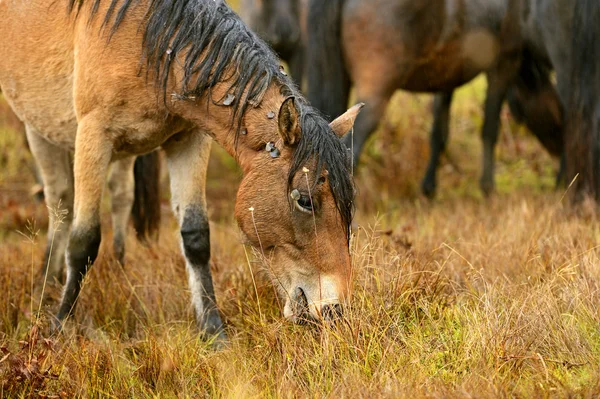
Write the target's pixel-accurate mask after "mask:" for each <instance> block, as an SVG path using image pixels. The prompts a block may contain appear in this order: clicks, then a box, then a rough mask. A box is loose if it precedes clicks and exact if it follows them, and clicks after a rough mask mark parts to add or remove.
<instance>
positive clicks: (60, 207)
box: [26, 125, 73, 283]
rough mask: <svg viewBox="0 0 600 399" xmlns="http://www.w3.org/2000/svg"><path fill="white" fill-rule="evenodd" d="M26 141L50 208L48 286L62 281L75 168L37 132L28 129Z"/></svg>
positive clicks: (71, 211)
mask: <svg viewBox="0 0 600 399" xmlns="http://www.w3.org/2000/svg"><path fill="white" fill-rule="evenodd" d="M26 132H27V140H28V142H29V147H30V149H31V153H32V154H33V156H34V158H35V160H36V162H37V165H38V169H39V172H40V174H41V177H42V182H43V186H44V196H45V200H46V205H47V207H48V215H49V224H48V244H47V247H46V255H45V257H44V269H43V273H44V274H43V276H42V278H43V277H44V276H46V277H47V281H48V282H51V283H53V282H55V281H59V282H60V281H61V280H62V272H63V265H64V264H65V250H66V248H67V242H68V241H69V230H70V229H71V222H72V219H73V166H72V165H71V156H70V154H69V153H68V152H67V151H65V150H63V149H62V148H60V147H57V146H55V145H53V144H51V143H50V142H48V141H47V140H45V139H44V138H42V137H41V136H40V135H39V133H38V132H37V131H35V129H34V128H33V127H31V126H29V125H27V126H26Z"/></svg>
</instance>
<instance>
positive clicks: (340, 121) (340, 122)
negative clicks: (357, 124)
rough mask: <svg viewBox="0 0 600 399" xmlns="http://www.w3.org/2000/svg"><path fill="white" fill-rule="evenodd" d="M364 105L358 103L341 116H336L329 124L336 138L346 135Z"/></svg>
mask: <svg viewBox="0 0 600 399" xmlns="http://www.w3.org/2000/svg"><path fill="white" fill-rule="evenodd" d="M364 106H365V104H364V103H358V104H356V105H355V106H353V107H352V108H350V109H349V110H348V111H346V112H344V113H343V114H342V115H340V116H338V117H337V118H336V119H335V120H334V121H333V122H331V123H330V124H329V126H330V127H331V129H332V130H333V131H334V132H335V134H337V136H338V137H340V138H341V137H343V136H344V135H345V134H346V133H348V132H349V131H350V129H352V126H354V121H355V120H356V117H357V116H358V113H359V112H360V110H361V109H362V107H364Z"/></svg>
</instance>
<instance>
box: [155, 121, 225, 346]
mask: <svg viewBox="0 0 600 399" xmlns="http://www.w3.org/2000/svg"><path fill="white" fill-rule="evenodd" d="M211 143H212V139H211V138H210V137H209V136H208V135H207V134H204V133H202V132H199V131H190V132H185V133H181V134H179V135H177V136H175V137H173V138H171V139H170V140H169V141H168V142H167V143H165V144H164V145H163V148H164V149H165V152H166V154H167V163H168V167H169V175H170V178H171V196H172V199H171V201H172V206H173V210H174V213H175V216H176V217H177V220H178V221H179V226H180V229H181V240H182V246H183V252H184V255H185V260H186V268H187V272H188V279H189V285H190V290H191V292H192V302H193V305H194V308H195V310H196V321H197V324H198V327H199V328H200V329H201V330H202V331H203V332H204V333H205V334H206V335H207V336H216V339H217V340H223V339H225V333H224V331H223V322H222V321H221V316H220V315H219V311H218V309H217V302H216V298H215V291H214V287H213V280H212V275H211V272H210V262H209V261H210V231H209V225H208V216H207V212H206V197H205V185H206V169H207V166H208V159H209V156H210V146H211Z"/></svg>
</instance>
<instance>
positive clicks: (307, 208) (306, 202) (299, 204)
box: [296, 195, 313, 213]
mask: <svg viewBox="0 0 600 399" xmlns="http://www.w3.org/2000/svg"><path fill="white" fill-rule="evenodd" d="M296 208H298V210H300V211H302V212H304V213H312V211H313V204H312V201H311V200H310V197H309V196H308V195H301V196H300V198H298V200H297V201H296Z"/></svg>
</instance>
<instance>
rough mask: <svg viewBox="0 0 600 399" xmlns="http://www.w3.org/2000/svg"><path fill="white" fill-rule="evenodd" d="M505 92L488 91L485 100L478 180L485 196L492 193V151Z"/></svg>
mask: <svg viewBox="0 0 600 399" xmlns="http://www.w3.org/2000/svg"><path fill="white" fill-rule="evenodd" d="M504 96H505V90H489V89H488V94H487V98H486V100H485V116H484V118H485V120H484V123H483V129H482V140H483V174H482V176H481V180H480V186H481V190H482V191H483V193H484V194H485V195H490V194H491V193H492V192H493V191H494V149H495V147H496V142H497V141H498V130H499V128H500V111H501V109H502V103H503V102H504Z"/></svg>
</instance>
